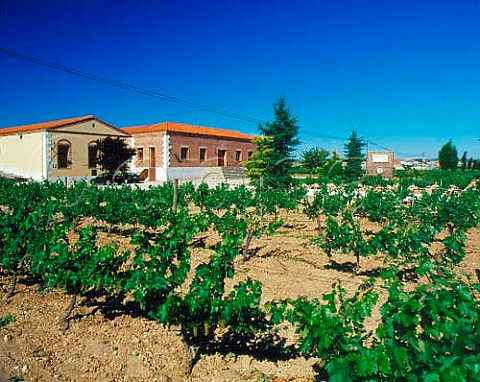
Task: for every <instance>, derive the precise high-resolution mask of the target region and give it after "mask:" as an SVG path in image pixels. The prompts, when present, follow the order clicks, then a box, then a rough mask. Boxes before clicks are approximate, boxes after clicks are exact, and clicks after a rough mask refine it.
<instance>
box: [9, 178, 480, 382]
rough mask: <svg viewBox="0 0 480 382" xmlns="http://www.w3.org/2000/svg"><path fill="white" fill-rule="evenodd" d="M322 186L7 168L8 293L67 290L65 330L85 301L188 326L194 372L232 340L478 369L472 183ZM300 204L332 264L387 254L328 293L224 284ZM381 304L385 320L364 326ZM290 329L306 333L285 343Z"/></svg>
mask: <svg viewBox="0 0 480 382" xmlns="http://www.w3.org/2000/svg"><path fill="white" fill-rule="evenodd" d="M317 191H318V192H317V193H316V195H315V196H314V197H309V198H307V197H305V193H304V192H303V191H302V190H289V191H277V190H271V189H260V188H258V189H250V188H246V187H238V188H235V189H229V188H228V187H225V186H218V187H217V188H215V189H210V188H208V187H207V186H206V185H201V186H199V187H197V188H195V187H193V185H191V184H186V185H182V186H180V187H178V188H177V187H175V185H174V184H170V183H168V184H165V185H163V186H159V187H152V188H149V189H147V190H141V189H136V188H131V187H129V186H123V187H107V188H98V187H95V186H89V185H87V184H84V183H78V184H75V185H74V186H72V187H70V188H65V187H64V186H63V185H62V184H60V183H42V184H40V183H12V182H9V181H7V180H0V256H1V258H0V260H1V261H0V267H1V269H0V270H1V271H2V273H3V274H5V275H7V276H8V277H6V278H4V279H8V280H9V285H8V287H6V288H5V290H6V293H7V295H8V296H9V297H12V296H14V294H15V288H16V283H17V280H18V278H23V279H29V280H32V281H36V282H37V283H38V285H39V289H40V290H42V291H48V290H51V289H53V288H55V289H58V288H60V289H62V290H64V291H65V293H67V294H68V295H69V296H71V303H70V306H69V307H66V314H65V317H63V319H62V322H61V325H62V326H63V327H65V328H66V327H68V325H69V316H70V314H71V312H72V310H73V309H74V308H75V306H76V304H77V299H78V298H82V299H83V300H84V301H89V302H90V303H92V304H94V303H100V302H102V304H103V305H104V306H105V307H106V308H107V309H112V310H115V311H119V310H120V311H122V312H124V314H129V313H132V314H133V313H134V314H142V315H144V316H146V317H149V318H150V319H152V320H156V321H158V322H159V323H160V324H162V325H164V326H165V327H168V328H171V329H172V330H177V331H178V333H179V334H180V336H181V338H182V340H183V343H184V345H185V352H186V353H185V354H186V360H187V362H186V365H187V366H186V372H187V373H190V372H191V370H192V368H193V367H194V365H195V362H196V361H198V359H199V357H200V356H201V355H202V354H205V353H207V352H212V351H213V352H214V351H216V349H220V348H221V347H225V346H227V347H230V348H229V349H230V350H231V351H233V352H247V353H249V354H252V355H255V354H262V355H263V356H264V357H265V355H268V356H269V357H270V358H271V359H280V358H283V359H288V358H291V357H299V356H303V357H306V358H309V357H313V358H315V359H316V360H317V362H318V370H319V371H318V373H319V375H322V376H324V377H328V378H329V380H331V381H404V380H409V381H410V380H412V381H464V380H479V379H480V309H479V301H478V293H479V292H480V286H479V284H477V283H475V282H474V280H472V279H471V278H469V277H467V276H466V275H462V274H459V272H458V267H457V266H458V265H459V264H460V263H461V262H462V260H463V258H464V256H465V248H466V240H467V233H469V232H472V230H475V229H476V227H477V226H478V223H479V216H478V211H480V191H479V190H478V189H477V187H466V188H465V189H464V190H462V191H461V192H448V193H447V192H445V190H443V189H441V188H432V189H431V190H423V191H422V192H421V193H420V194H419V193H418V192H417V193H416V194H412V191H411V189H409V188H407V187H402V186H401V185H399V184H396V185H391V184H389V185H384V186H376V187H373V186H362V187H360V186H359V185H349V186H336V187H331V186H327V185H324V186H322V187H320V189H318V190H317ZM294 210H295V211H297V212H302V213H305V214H306V215H307V216H308V217H309V218H310V219H312V220H313V221H315V222H316V223H317V226H318V229H317V231H318V232H317V235H316V237H315V238H314V239H313V241H314V243H315V244H316V245H318V247H319V251H320V250H322V251H324V252H325V253H326V254H327V255H328V256H329V259H330V262H331V264H330V265H335V264H337V260H338V259H341V256H342V255H344V254H345V255H349V256H351V255H353V256H354V257H355V259H356V263H355V266H354V267H352V269H351V271H352V272H353V273H354V274H359V273H360V272H361V265H362V262H363V261H368V257H370V256H376V257H379V256H380V257H381V258H382V259H383V266H382V267H381V268H380V269H378V272H377V273H376V274H375V275H373V276H375V277H371V278H369V279H367V280H365V277H362V278H359V280H365V281H363V282H362V283H360V285H359V288H358V290H357V291H356V293H355V294H353V295H349V294H347V293H346V291H345V289H344V288H342V285H341V284H340V283H336V284H334V285H333V286H332V290H331V293H329V294H326V295H324V296H323V299H322V300H321V301H320V300H317V299H307V298H305V297H298V298H296V299H285V300H273V301H267V302H265V301H263V299H262V284H261V283H260V282H258V281H256V280H253V279H250V278H247V279H246V280H243V281H239V282H236V283H235V284H234V285H233V287H230V286H229V285H231V283H229V282H228V280H229V279H233V278H234V276H235V271H236V269H237V267H238V264H239V263H241V262H245V261H248V260H249V256H251V254H252V252H251V251H249V247H250V245H251V243H252V240H254V239H255V238H258V237H261V236H264V235H272V234H274V233H275V232H276V230H278V229H279V228H280V227H281V226H282V225H283V220H282V216H285V214H287V213H289V211H294ZM372 226H373V227H375V228H374V229H372V228H371V227H372ZM366 227H370V228H366ZM100 233H102V234H105V233H106V234H107V235H108V237H109V238H110V239H109V240H108V241H105V240H100V239H99V238H100V236H102V235H100ZM212 235H215V236H216V237H217V238H218V240H217V241H216V244H215V245H213V246H212V247H211V248H209V249H210V253H211V255H210V257H209V258H208V260H206V261H203V262H200V263H197V262H195V261H194V260H195V259H193V257H192V253H193V252H194V249H195V248H196V247H201V246H205V240H206V238H208V237H211V236H212ZM102 237H104V236H102ZM112 238H115V239H112ZM365 259H366V260H365ZM193 264H196V265H195V266H193ZM352 277H356V276H352ZM380 297H382V298H380ZM374 309H377V310H380V315H379V317H380V318H379V322H377V324H376V325H375V328H374V329H367V325H366V321H367V320H368V318H369V317H370V316H371V315H372V312H373V311H374ZM288 328H293V329H294V330H295V332H296V334H297V335H296V337H295V340H294V342H293V343H290V342H289V344H288V345H287V339H286V338H285V336H284V333H285V332H286V329H287V330H288Z"/></svg>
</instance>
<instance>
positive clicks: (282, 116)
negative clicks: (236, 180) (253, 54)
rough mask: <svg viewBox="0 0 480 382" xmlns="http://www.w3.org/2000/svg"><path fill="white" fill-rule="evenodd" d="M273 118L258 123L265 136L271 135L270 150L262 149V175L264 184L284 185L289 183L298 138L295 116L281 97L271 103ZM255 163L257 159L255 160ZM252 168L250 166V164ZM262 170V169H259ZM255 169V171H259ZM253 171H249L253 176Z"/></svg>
mask: <svg viewBox="0 0 480 382" xmlns="http://www.w3.org/2000/svg"><path fill="white" fill-rule="evenodd" d="M273 110H274V120H273V121H272V122H265V123H264V124H260V125H259V129H260V132H261V133H262V135H263V136H265V137H271V138H272V142H271V147H270V148H271V149H272V150H271V151H270V150H269V152H268V154H267V153H266V151H265V150H264V153H263V156H264V162H265V163H264V164H263V166H264V167H263V175H265V182H266V185H271V186H275V187H286V186H288V185H290V184H291V169H292V165H293V163H292V158H293V153H294V151H295V147H296V146H298V144H299V143H300V141H299V139H298V137H297V136H298V129H299V128H298V125H297V118H295V117H293V116H292V114H291V112H290V109H289V108H288V107H287V105H286V103H285V99H284V98H283V97H281V98H279V99H278V101H277V102H276V103H274V105H273ZM267 159H268V160H267ZM257 164H259V163H258V161H257ZM250 168H252V166H250ZM266 170H268V171H266ZM259 171H260V172H262V169H259ZM259 171H256V172H259ZM254 173H255V171H254V172H251V174H252V176H255V174H254Z"/></svg>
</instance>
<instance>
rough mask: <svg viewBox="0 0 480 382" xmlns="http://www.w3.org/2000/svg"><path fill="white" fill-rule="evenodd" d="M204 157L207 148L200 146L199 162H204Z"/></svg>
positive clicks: (205, 157) (205, 156)
mask: <svg viewBox="0 0 480 382" xmlns="http://www.w3.org/2000/svg"><path fill="white" fill-rule="evenodd" d="M205 159H207V149H206V148H205V147H200V162H205Z"/></svg>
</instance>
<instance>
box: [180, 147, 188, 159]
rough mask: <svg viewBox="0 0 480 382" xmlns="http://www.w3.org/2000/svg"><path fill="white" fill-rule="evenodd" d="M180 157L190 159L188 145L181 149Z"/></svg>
mask: <svg viewBox="0 0 480 382" xmlns="http://www.w3.org/2000/svg"><path fill="white" fill-rule="evenodd" d="M180 159H181V160H188V147H185V146H184V147H182V148H181V149H180Z"/></svg>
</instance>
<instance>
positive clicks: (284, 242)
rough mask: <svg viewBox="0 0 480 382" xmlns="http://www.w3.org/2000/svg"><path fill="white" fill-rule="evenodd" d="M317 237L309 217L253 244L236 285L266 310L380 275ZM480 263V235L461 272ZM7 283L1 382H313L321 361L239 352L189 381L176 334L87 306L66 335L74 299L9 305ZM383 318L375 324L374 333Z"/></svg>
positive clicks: (18, 298) (207, 360) (37, 298)
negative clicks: (329, 250)
mask: <svg viewBox="0 0 480 382" xmlns="http://www.w3.org/2000/svg"><path fill="white" fill-rule="evenodd" d="M315 229H316V224H314V223H313V222H311V221H310V220H308V218H307V217H306V216H305V215H302V214H300V213H298V214H289V215H288V216H286V224H285V226H284V227H282V228H281V229H280V230H279V231H278V232H277V233H276V234H275V235H274V236H271V237H265V238H261V239H254V241H253V242H252V246H251V252H252V254H253V255H252V257H251V258H250V259H249V260H248V261H247V262H245V263H244V264H238V266H237V275H236V280H235V282H236V281H238V280H241V279H244V278H246V277H247V276H248V277H252V278H253V279H256V280H259V281H261V282H262V283H263V294H264V300H265V301H267V300H271V299H275V298H286V297H297V296H300V295H305V296H309V297H317V298H321V296H322V294H324V293H327V292H330V291H331V285H332V283H334V282H336V281H337V280H341V282H342V286H343V287H344V288H345V289H347V291H349V292H353V291H355V290H356V288H357V287H358V285H359V283H361V282H362V280H363V279H365V278H366V277H367V275H369V274H372V273H374V271H375V269H378V268H379V267H381V266H382V262H383V259H382V258H381V257H378V258H368V259H367V258H365V259H361V270H360V272H359V273H358V274H357V275H354V274H352V273H351V269H350V268H351V267H352V264H353V263H354V262H355V259H354V257H353V256H352V257H350V256H346V255H341V254H337V255H335V260H336V261H337V263H338V264H343V266H339V267H334V268H329V267H326V265H327V264H328V258H327V256H326V255H325V254H324V253H322V251H321V250H320V249H319V248H318V247H317V246H315V245H314V244H312V242H311V239H312V238H313V237H314V236H315V235H316V231H315ZM104 239H105V240H108V237H105V238H104ZM479 254H480V240H479V235H478V231H477V230H473V231H472V232H470V233H469V236H468V244H467V256H466V258H465V261H464V262H463V264H462V265H461V267H460V272H462V273H463V274H464V275H465V277H472V278H474V279H475V280H476V270H477V269H478V268H480V264H479V262H480V256H479ZM196 255H198V259H201V258H205V256H207V255H208V251H206V250H202V249H198V254H196ZM198 259H197V260H196V261H199V260H198ZM8 283H9V279H8V278H6V277H5V276H3V277H2V278H0V287H1V291H0V317H3V316H5V315H12V316H13V317H14V318H15V321H14V322H11V323H9V324H7V325H5V326H3V327H2V328H0V382H4V381H14V380H17V381H20V380H25V381H49V382H50V381H69V382H70V381H76V382H84V381H85V382H87V381H88V382H93V381H95V382H96V381H102V382H110V381H111V382H113V381H128V382H147V381H148V382H151V381H165V382H167V381H175V382H176V381H185V380H190V381H215V382H217V381H218V382H220V381H232V382H233V381H247V382H248V381H250V382H261V381H263V382H266V381H275V382H287V381H296V382H306V381H315V380H316V379H315V375H316V374H315V371H314V369H313V365H314V363H315V360H312V359H310V360H305V359H302V358H299V359H291V360H288V361H278V362H272V361H267V360H261V359H258V358H257V359H256V358H254V357H252V356H247V355H238V354H234V353H233V352H232V353H230V354H213V355H202V357H201V359H200V360H199V362H198V363H197V364H196V365H195V367H194V369H193V372H192V375H191V376H190V377H187V376H186V375H185V372H184V367H185V351H184V348H183V345H182V342H181V340H180V336H179V335H178V333H177V332H176V331H175V329H164V328H162V326H161V325H159V324H158V323H156V322H154V321H151V320H148V319H146V318H143V317H135V316H133V315H129V314H119V315H115V316H111V317H110V316H106V315H105V314H104V313H102V310H101V309H99V308H98V306H97V307H96V306H86V305H81V304H80V306H78V307H77V308H75V310H74V312H73V317H72V319H71V321H70V326H69V328H68V329H67V330H62V329H61V328H60V325H59V320H60V318H61V317H62V316H63V314H64V312H65V309H66V308H67V307H68V304H69V297H68V296H66V295H65V294H63V293H62V292H60V291H53V292H50V293H44V294H42V293H39V292H38V290H39V287H38V285H35V284H34V285H28V284H25V283H23V284H22V283H20V285H19V286H18V291H17V293H16V295H15V296H14V297H12V298H10V299H8V300H7V299H6V298H5V295H6V291H7V288H8ZM377 314H378V313H377ZM377 318H378V317H372V323H374V322H375V321H376V320H377ZM317 380H318V379H317Z"/></svg>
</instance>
